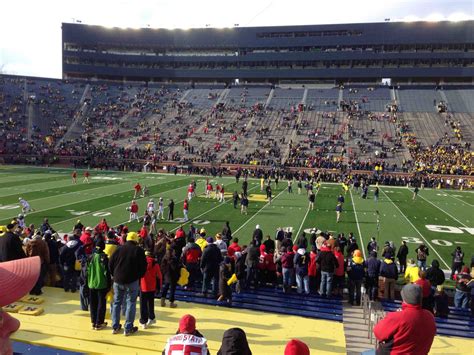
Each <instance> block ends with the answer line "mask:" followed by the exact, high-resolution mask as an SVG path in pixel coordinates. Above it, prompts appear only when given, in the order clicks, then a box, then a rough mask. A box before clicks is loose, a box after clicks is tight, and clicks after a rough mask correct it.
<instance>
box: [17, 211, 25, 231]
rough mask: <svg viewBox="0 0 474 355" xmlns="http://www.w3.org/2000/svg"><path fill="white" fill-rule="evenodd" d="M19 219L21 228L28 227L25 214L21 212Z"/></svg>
mask: <svg viewBox="0 0 474 355" xmlns="http://www.w3.org/2000/svg"><path fill="white" fill-rule="evenodd" d="M17 221H18V227H20V228H21V229H24V228H26V223H25V216H23V215H22V214H19V215H18V218H17Z"/></svg>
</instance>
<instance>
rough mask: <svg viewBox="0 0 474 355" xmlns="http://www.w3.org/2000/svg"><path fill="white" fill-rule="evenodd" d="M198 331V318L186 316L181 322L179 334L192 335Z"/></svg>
mask: <svg viewBox="0 0 474 355" xmlns="http://www.w3.org/2000/svg"><path fill="white" fill-rule="evenodd" d="M195 330H196V318H194V317H193V316H192V315H190V314H185V315H184V316H182V317H181V319H180V320H179V332H180V333H185V334H192V333H194V331H195Z"/></svg>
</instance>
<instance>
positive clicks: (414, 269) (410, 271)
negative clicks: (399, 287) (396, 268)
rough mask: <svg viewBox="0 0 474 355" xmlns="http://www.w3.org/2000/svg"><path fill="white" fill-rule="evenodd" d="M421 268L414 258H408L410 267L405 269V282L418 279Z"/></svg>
mask: <svg viewBox="0 0 474 355" xmlns="http://www.w3.org/2000/svg"><path fill="white" fill-rule="evenodd" d="M419 272H420V268H419V267H418V266H417V265H416V264H415V261H414V260H413V259H410V260H408V267H407V269H406V270H405V282H406V283H413V282H415V281H416V280H418V278H419V276H418V274H419Z"/></svg>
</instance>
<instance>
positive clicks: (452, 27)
mask: <svg viewBox="0 0 474 355" xmlns="http://www.w3.org/2000/svg"><path fill="white" fill-rule="evenodd" d="M473 28H474V21H462V22H448V21H444V22H413V23H405V22H393V23H392V22H386V23H368V24H338V25H310V26H280V27H242V28H241V27H234V28H227V29H216V28H200V29H191V30H182V29H176V30H167V29H152V28H144V29H119V28H106V27H102V26H89V25H82V24H69V23H63V25H62V38H63V39H62V40H63V48H62V49H63V77H64V78H72V77H82V78H100V79H113V80H137V81H196V82H198V81H220V82H233V81H234V80H235V79H239V80H240V81H241V82H243V81H246V82H271V83H277V82H282V81H299V82H305V81H315V80H337V81H369V82H375V81H379V80H380V79H382V78H391V79H392V80H393V81H395V82H406V81H431V82H433V81H441V80H444V81H466V82H472V79H473V77H474V31H473V30H472V29H473Z"/></svg>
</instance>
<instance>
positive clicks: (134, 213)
mask: <svg viewBox="0 0 474 355" xmlns="http://www.w3.org/2000/svg"><path fill="white" fill-rule="evenodd" d="M127 210H129V211H130V218H129V220H128V222H131V221H133V220H137V222H140V219H139V218H138V205H137V203H136V202H135V200H132V204H131V205H130V207H128V208H127Z"/></svg>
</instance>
